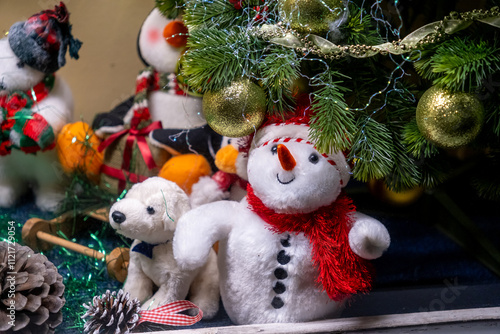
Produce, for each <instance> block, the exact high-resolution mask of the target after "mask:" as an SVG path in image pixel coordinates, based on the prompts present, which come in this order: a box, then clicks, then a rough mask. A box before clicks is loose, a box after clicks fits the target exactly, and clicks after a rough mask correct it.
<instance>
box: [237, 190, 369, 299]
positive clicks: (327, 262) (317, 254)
mask: <svg viewBox="0 0 500 334" xmlns="http://www.w3.org/2000/svg"><path fill="white" fill-rule="evenodd" d="M247 192H248V194H247V201H248V204H249V208H250V209H251V210H252V211H253V212H255V213H256V214H257V215H258V216H259V217H260V218H262V219H263V220H264V221H265V222H266V223H267V224H269V225H270V227H269V228H270V229H271V231H273V232H275V233H286V232H289V233H295V234H299V233H304V235H305V236H306V237H307V238H308V239H309V241H310V244H311V246H312V259H313V262H314V264H315V266H316V267H317V269H318V271H319V275H318V278H317V282H318V283H320V284H321V285H322V287H323V289H324V290H325V291H326V292H327V293H328V296H329V297H330V298H331V299H333V300H336V301H340V300H343V299H345V298H346V297H348V296H349V295H351V294H354V293H358V292H368V291H369V290H370V288H371V284H372V281H373V278H374V270H373V267H372V266H371V264H370V263H369V262H368V261H367V260H365V259H363V258H361V257H359V256H358V255H356V254H355V253H354V252H353V251H352V249H351V247H350V246H349V230H350V228H351V226H352V221H351V220H352V219H351V218H350V213H352V212H354V211H355V210H356V208H355V206H354V205H353V203H352V200H351V199H350V198H349V197H348V196H347V195H345V194H344V193H341V194H340V195H339V197H338V198H337V200H336V201H335V202H334V203H332V204H330V205H327V206H323V207H321V208H319V209H317V210H316V211H313V212H311V213H298V214H282V213H276V212H275V211H274V210H272V209H270V208H268V207H266V206H265V205H264V203H262V201H261V200H260V199H259V198H258V197H257V196H256V195H255V194H254V191H253V189H252V187H251V186H250V185H249V186H248V188H247Z"/></svg>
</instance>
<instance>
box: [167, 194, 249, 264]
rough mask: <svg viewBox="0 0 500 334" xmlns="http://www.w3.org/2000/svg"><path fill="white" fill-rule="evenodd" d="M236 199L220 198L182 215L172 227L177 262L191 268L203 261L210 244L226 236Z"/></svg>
mask: <svg viewBox="0 0 500 334" xmlns="http://www.w3.org/2000/svg"><path fill="white" fill-rule="evenodd" d="M238 206H241V205H240V204H239V203H238V202H233V201H219V202H214V203H208V204H205V205H202V206H199V207H197V208H195V209H193V210H191V211H188V212H187V213H186V214H184V215H183V216H182V217H181V218H180V219H179V222H178V223H177V227H176V229H175V234H174V240H173V249H174V257H175V260H176V261H177V264H178V265H179V266H180V267H181V268H182V269H185V270H193V269H196V268H199V267H201V266H203V265H204V264H205V262H206V261H207V259H208V255H209V252H210V250H211V249H212V246H213V245H214V243H215V242H217V241H218V240H222V239H224V238H226V237H227V235H228V234H229V232H230V231H231V228H232V226H233V223H234V220H235V217H237V215H238V211H237V207H238Z"/></svg>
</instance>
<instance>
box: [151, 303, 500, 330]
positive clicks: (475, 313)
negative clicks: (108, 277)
mask: <svg viewBox="0 0 500 334" xmlns="http://www.w3.org/2000/svg"><path fill="white" fill-rule="evenodd" d="M464 322H467V323H464ZM474 323H475V325H476V329H472V331H467V332H463V333H483V332H484V331H481V330H480V329H479V328H480V327H477V325H481V324H483V325H484V326H486V327H485V328H486V329H492V330H493V331H492V332H491V333H500V330H499V329H500V327H499V323H500V307H490V308H479V309H462V310H453V311H435V312H418V313H407V314H388V315H381V316H371V317H356V318H341V319H333V320H324V321H314V322H308V323H295V324H263V325H245V326H227V327H210V328H199V329H184V330H169V331H161V332H148V334H184V333H195V334H251V333H252V334H254V333H260V334H271V333H272V334H306V333H331V332H357V331H360V330H372V329H391V328H400V329H401V331H399V330H398V331H397V332H399V333H402V332H403V329H402V328H405V327H413V328H412V329H408V330H409V331H410V332H412V333H414V332H418V330H419V329H421V330H425V331H427V332H433V330H437V331H436V333H440V332H439V330H446V328H453V327H455V329H453V331H452V332H459V331H458V330H457V329H456V328H457V326H458V327H460V325H465V324H474ZM430 325H431V326H430ZM414 326H418V327H414ZM462 327H463V326H462ZM469 328H470V326H469ZM379 332H380V333H385V332H384V331H379ZM391 332H392V331H391ZM370 333H373V332H372V331H370ZM442 333H445V332H442ZM488 333H490V332H488Z"/></svg>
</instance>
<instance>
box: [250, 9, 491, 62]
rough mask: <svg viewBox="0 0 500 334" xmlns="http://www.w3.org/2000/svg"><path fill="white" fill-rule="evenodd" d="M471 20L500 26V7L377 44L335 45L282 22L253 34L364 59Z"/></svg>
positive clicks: (402, 49) (411, 46) (403, 49)
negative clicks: (292, 28)
mask: <svg viewBox="0 0 500 334" xmlns="http://www.w3.org/2000/svg"><path fill="white" fill-rule="evenodd" d="M474 21H478V22H482V23H485V24H489V25H491V26H494V27H496V28H500V9H499V7H493V8H491V9H489V10H477V9H475V10H473V11H470V12H464V13H457V12H452V13H450V15H449V16H447V17H445V18H444V19H443V20H441V21H436V22H433V23H429V24H427V25H425V26H423V27H420V28H419V29H417V30H415V31H414V32H412V33H410V34H409V35H408V36H406V37H405V38H403V39H400V40H397V41H393V42H387V43H383V44H379V45H337V44H334V43H332V42H330V41H328V40H327V39H325V38H323V37H320V36H317V35H313V34H308V35H304V36H301V35H300V34H299V33H297V32H296V31H293V30H291V29H287V28H285V27H283V26H282V25H281V24H275V25H269V24H265V25H262V26H261V27H260V28H259V29H258V30H256V31H255V35H257V36H259V37H261V38H264V39H266V40H268V41H269V42H271V43H274V44H278V45H282V46H285V47H288V48H294V49H297V51H302V52H310V53H313V54H316V55H318V56H321V57H325V58H330V59H340V58H342V57H345V56H351V57H355V58H367V57H372V56H375V55H377V54H383V55H386V54H388V53H390V54H394V55H400V54H404V53H407V52H411V51H412V50H415V49H417V48H418V47H421V46H423V45H425V44H431V43H435V42H436V41H438V40H439V39H440V38H442V37H444V36H445V35H451V34H454V33H456V32H458V31H461V30H463V29H466V28H467V27H469V26H470V25H471V24H472V23H473V22H474Z"/></svg>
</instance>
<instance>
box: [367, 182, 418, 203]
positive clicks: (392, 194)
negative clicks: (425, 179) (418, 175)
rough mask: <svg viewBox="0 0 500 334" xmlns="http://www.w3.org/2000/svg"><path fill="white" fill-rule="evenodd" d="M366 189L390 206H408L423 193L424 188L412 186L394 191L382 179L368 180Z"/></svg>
mask: <svg viewBox="0 0 500 334" xmlns="http://www.w3.org/2000/svg"><path fill="white" fill-rule="evenodd" d="M368 189H370V192H371V194H372V195H373V196H375V197H376V198H377V199H379V200H380V201H382V202H384V203H387V204H389V205H392V206H408V205H410V204H413V203H414V202H416V201H417V200H418V199H419V198H420V197H421V196H422V194H423V193H424V188H422V187H418V186H417V187H413V188H411V189H406V190H402V191H394V190H391V189H389V188H388V187H387V185H386V184H385V182H384V181H383V180H375V179H373V180H370V181H369V182H368Z"/></svg>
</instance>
